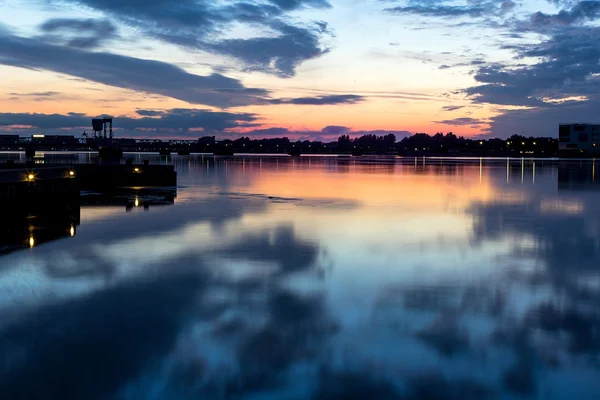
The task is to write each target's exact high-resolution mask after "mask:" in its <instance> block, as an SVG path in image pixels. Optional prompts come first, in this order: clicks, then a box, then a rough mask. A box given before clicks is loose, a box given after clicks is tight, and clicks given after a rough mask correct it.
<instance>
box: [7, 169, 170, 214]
mask: <svg viewBox="0 0 600 400" xmlns="http://www.w3.org/2000/svg"><path fill="white" fill-rule="evenodd" d="M176 185H177V173H176V172H175V168H174V167H173V166H172V165H149V164H147V163H146V164H132V163H128V164H81V165H72V166H65V165H60V166H59V165H48V164H41V165H36V164H27V165H25V164H14V163H5V164H0V205H1V206H2V207H9V208H8V209H11V207H18V208H23V207H25V208H28V209H31V208H32V207H44V206H49V205H52V204H53V203H65V202H72V201H74V202H79V193H80V190H81V189H98V190H105V189H113V188H120V187H152V186H157V187H159V186H162V187H169V186H176Z"/></svg>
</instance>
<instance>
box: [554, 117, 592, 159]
mask: <svg viewBox="0 0 600 400" xmlns="http://www.w3.org/2000/svg"><path fill="white" fill-rule="evenodd" d="M558 150H559V151H561V152H580V153H600V125H590V124H561V125H560V127H559V129H558Z"/></svg>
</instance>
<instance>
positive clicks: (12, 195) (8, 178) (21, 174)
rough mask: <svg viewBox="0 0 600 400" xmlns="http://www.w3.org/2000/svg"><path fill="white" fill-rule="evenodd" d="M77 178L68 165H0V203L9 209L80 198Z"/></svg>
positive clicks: (30, 207)
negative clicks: (39, 166)
mask: <svg viewBox="0 0 600 400" xmlns="http://www.w3.org/2000/svg"><path fill="white" fill-rule="evenodd" d="M79 191H80V182H79V180H78V179H76V177H75V172H74V170H73V168H71V167H64V166H63V167H45V168H23V167H22V166H16V167H15V168H6V167H5V168H2V169H0V204H1V205H2V207H3V208H6V207H8V208H9V209H22V208H26V209H37V208H42V207H52V206H53V205H54V203H65V202H75V201H78V200H79Z"/></svg>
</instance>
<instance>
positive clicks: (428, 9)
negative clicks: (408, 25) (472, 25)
mask: <svg viewBox="0 0 600 400" xmlns="http://www.w3.org/2000/svg"><path fill="white" fill-rule="evenodd" d="M385 11H387V12H389V13H390V14H396V15H402V14H418V15H423V16H426V17H448V18H449V17H464V16H467V17H481V16H482V15H484V14H486V13H487V10H486V9H485V8H483V7H460V6H445V5H432V6H408V7H393V8H387V9H385Z"/></svg>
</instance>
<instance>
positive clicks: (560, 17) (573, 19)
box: [531, 1, 600, 26]
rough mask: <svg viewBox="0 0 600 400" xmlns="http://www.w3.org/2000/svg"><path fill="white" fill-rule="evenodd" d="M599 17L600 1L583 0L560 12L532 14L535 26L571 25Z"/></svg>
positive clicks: (532, 21)
mask: <svg viewBox="0 0 600 400" xmlns="http://www.w3.org/2000/svg"><path fill="white" fill-rule="evenodd" d="M598 17H600V1H581V2H579V3H577V4H576V5H575V6H574V7H573V8H571V9H570V10H561V11H560V12H559V13H558V14H545V13H543V12H536V13H535V14H533V15H532V16H531V23H532V24H533V25H535V26H547V25H551V24H559V25H571V24H576V23H579V22H584V21H586V20H594V19H597V18H598Z"/></svg>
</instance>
